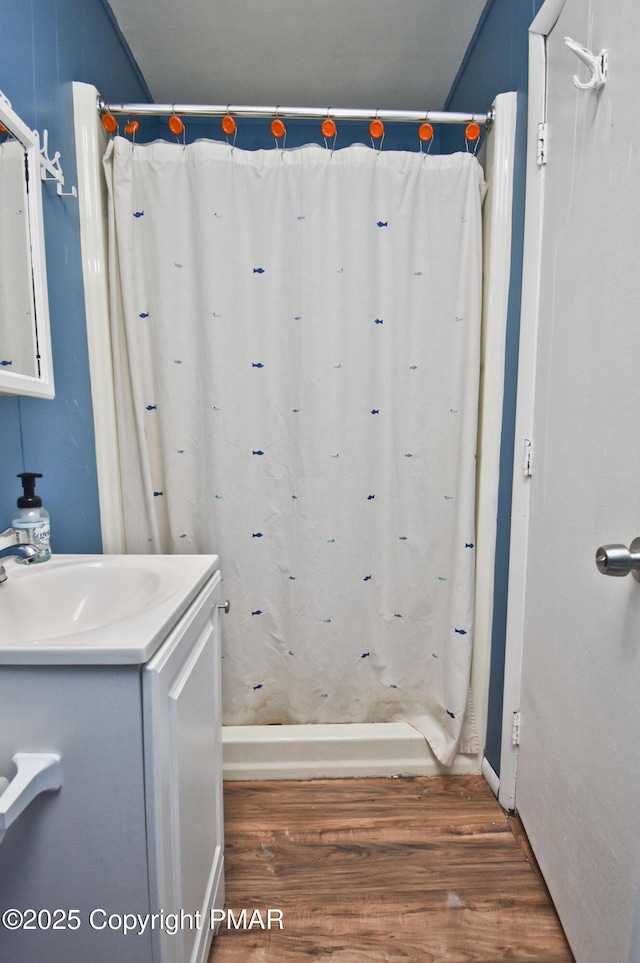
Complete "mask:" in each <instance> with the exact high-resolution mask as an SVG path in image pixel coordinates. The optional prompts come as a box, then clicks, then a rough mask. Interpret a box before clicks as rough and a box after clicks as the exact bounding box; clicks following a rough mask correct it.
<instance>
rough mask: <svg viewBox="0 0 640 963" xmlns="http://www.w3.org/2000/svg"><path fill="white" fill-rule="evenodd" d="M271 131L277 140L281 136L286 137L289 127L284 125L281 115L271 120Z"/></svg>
mask: <svg viewBox="0 0 640 963" xmlns="http://www.w3.org/2000/svg"><path fill="white" fill-rule="evenodd" d="M271 133H272V134H273V136H274V137H275V138H276V140H278V139H279V138H280V137H284V135H285V134H286V133H287V128H286V127H285V126H284V123H283V122H282V121H281V120H280V118H279V117H276V118H275V119H274V120H272V121H271Z"/></svg>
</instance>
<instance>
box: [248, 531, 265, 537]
mask: <svg viewBox="0 0 640 963" xmlns="http://www.w3.org/2000/svg"><path fill="white" fill-rule="evenodd" d="M251 538H263V534H262V532H254V533H253V535H252V536H251Z"/></svg>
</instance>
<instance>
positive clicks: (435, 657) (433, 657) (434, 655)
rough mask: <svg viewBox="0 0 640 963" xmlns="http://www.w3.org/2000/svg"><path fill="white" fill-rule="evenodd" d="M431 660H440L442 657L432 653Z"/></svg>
mask: <svg viewBox="0 0 640 963" xmlns="http://www.w3.org/2000/svg"><path fill="white" fill-rule="evenodd" d="M431 658H432V659H439V658H440V656H439V655H436V654H435V652H432V653H431Z"/></svg>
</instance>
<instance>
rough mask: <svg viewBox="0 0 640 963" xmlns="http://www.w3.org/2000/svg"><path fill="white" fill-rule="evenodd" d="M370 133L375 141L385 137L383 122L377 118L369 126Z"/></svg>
mask: <svg viewBox="0 0 640 963" xmlns="http://www.w3.org/2000/svg"><path fill="white" fill-rule="evenodd" d="M369 133H370V134H371V136H372V137H373V139H374V140H378V138H379V137H384V124H383V123H382V121H381V120H378V118H377V117H376V119H375V120H372V121H371V123H370V124H369Z"/></svg>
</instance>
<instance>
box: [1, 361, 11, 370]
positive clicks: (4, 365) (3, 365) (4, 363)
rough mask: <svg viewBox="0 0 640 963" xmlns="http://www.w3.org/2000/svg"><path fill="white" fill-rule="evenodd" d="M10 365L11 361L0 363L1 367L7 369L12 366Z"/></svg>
mask: <svg viewBox="0 0 640 963" xmlns="http://www.w3.org/2000/svg"><path fill="white" fill-rule="evenodd" d="M12 364H13V361H0V365H2V367H3V368H7V367H9V365H12Z"/></svg>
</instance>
